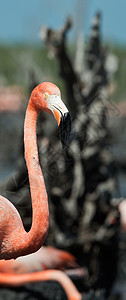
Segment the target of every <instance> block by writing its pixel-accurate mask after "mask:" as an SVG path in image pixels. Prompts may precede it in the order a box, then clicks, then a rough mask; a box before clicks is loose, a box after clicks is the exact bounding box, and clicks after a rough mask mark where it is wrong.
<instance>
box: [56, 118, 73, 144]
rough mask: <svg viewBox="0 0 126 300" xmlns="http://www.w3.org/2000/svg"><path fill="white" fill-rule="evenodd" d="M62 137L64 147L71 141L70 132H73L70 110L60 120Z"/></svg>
mask: <svg viewBox="0 0 126 300" xmlns="http://www.w3.org/2000/svg"><path fill="white" fill-rule="evenodd" d="M59 128H60V137H61V143H62V147H63V149H64V148H65V147H66V145H67V144H68V142H69V141H70V132H71V118H70V114H69V112H67V113H65V114H64V115H62V116H61V121H60V125H59Z"/></svg>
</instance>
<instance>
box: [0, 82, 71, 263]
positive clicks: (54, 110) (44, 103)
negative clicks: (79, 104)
mask: <svg viewBox="0 0 126 300" xmlns="http://www.w3.org/2000/svg"><path fill="white" fill-rule="evenodd" d="M41 110H43V111H46V112H48V113H50V114H53V115H54V117H55V119H56V121H57V123H58V126H59V127H60V130H61V142H62V146H63V148H64V147H65V146H66V144H67V142H68V140H69V135H70V130H71V122H70V115H69V112H68V109H67V108H66V106H65V104H64V103H63V102H62V100H61V92H60V89H59V88H58V87H57V86H56V85H55V84H53V83H51V82H43V83H41V84H39V85H38V86H37V87H36V88H35V89H34V90H33V91H32V93H31V97H30V99H29V104H28V107H27V110H26V115H25V124H24V146H25V160H26V164H27V168H28V174H29V183H30V192H31V200H32V211H33V216H32V226H31V229H30V231H29V232H26V231H25V229H24V226H23V223H22V220H21V217H20V215H19V213H18V211H17V210H16V208H15V207H14V205H13V204H12V203H11V202H10V201H8V200H7V199H6V198H4V197H3V196H0V259H12V258H14V259H15V258H17V257H19V256H24V255H28V254H30V253H33V252H35V251H37V250H38V249H39V248H40V247H41V246H42V245H43V243H44V241H45V239H46V237H47V233H48V227H49V209H48V197H47V192H46V187H45V183H44V178H43V174H42V171H41V167H40V164H39V157H38V149H37V138H36V123H37V117H38V115H39V113H40V111H41Z"/></svg>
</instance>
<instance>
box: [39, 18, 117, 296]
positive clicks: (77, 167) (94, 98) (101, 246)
mask: <svg viewBox="0 0 126 300" xmlns="http://www.w3.org/2000/svg"><path fill="white" fill-rule="evenodd" d="M100 19H101V16H100V13H98V14H97V15H96V16H95V18H94V20H93V25H92V27H91V34H90V39H89V43H88V47H87V50H86V58H85V59H86V61H85V68H84V72H83V74H82V73H81V74H80V76H79V74H76V72H75V70H74V68H73V65H74V64H73V63H72V62H71V59H70V57H69V54H68V51H67V47H66V28H67V29H68V27H67V24H68V22H69V20H68V21H67V22H66V24H65V26H64V28H61V30H58V31H55V30H52V29H50V28H46V30H45V29H44V34H43V37H44V42H45V44H46V45H47V49H48V51H49V53H51V56H55V57H56V58H57V60H58V62H59V74H60V75H61V76H62V78H63V80H64V83H65V86H66V90H67V99H68V105H69V107H70V108H71V109H70V110H71V111H72V116H73V127H74V133H73V134H72V136H71V142H70V145H69V147H68V148H67V149H66V151H65V152H64V155H63V154H62V153H60V150H59V148H58V145H57V147H55V149H52V148H51V145H50V149H51V150H50V149H49V150H48V153H49V155H51V160H50V161H51V165H55V170H54V175H55V180H53V182H50V186H49V193H50V210H51V218H50V220H51V221H50V222H51V224H50V233H49V236H48V243H52V244H55V245H56V246H57V247H61V248H64V249H68V250H70V251H72V252H73V253H74V254H75V255H76V257H77V258H78V260H79V261H81V263H82V264H83V265H84V266H87V269H88V271H89V276H90V284H91V285H93V284H99V285H100V287H101V286H104V287H106V289H107V290H109V288H110V286H111V284H112V282H113V280H114V276H115V273H116V254H117V228H118V226H119V213H118V209H117V207H113V206H112V202H111V199H112V192H113V189H114V188H115V187H114V179H113V161H112V158H111V155H110V153H109V151H108V150H107V136H108V130H107V124H106V123H107V114H106V109H107V104H108V100H107V97H108V91H109V80H108V78H109V76H108V75H109V74H107V70H106V69H105V67H104V64H105V59H106V55H107V53H106V51H105V49H104V48H103V47H102V45H101V37H100ZM64 30H65V37H64ZM66 58H67V59H66ZM53 150H54V151H53ZM50 153H51V154H50ZM57 155H59V156H58V159H57ZM47 161H48V159H47ZM48 169H49V170H50V164H49V167H48ZM113 249H114V255H113ZM108 253H109V257H108ZM109 259H110V261H111V267H110V265H109ZM97 262H98V263H99V271H97ZM104 262H106V263H105V265H104ZM107 262H108V263H107ZM101 270H102V274H103V277H102V276H101V275H100V272H101ZM106 274H107V276H106ZM108 277H109V278H108ZM108 282H109V283H108Z"/></svg>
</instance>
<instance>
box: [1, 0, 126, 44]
mask: <svg viewBox="0 0 126 300" xmlns="http://www.w3.org/2000/svg"><path fill="white" fill-rule="evenodd" d="M120 3H121V5H120ZM0 4H1V7H0V8H1V9H0V43H1V42H6V43H8V42H12V43H13V42H34V43H36V42H38V41H39V36H38V31H39V28H40V26H41V25H47V26H51V27H53V28H59V26H62V24H64V21H65V19H66V17H67V16H68V15H70V16H71V17H72V18H73V20H74V22H75V23H74V27H73V29H72V31H71V38H74V37H75V32H76V31H77V28H78V26H79V25H78V22H77V20H79V22H80V24H81V26H82V28H83V31H84V33H85V36H87V33H88V30H89V28H90V21H91V18H92V17H93V15H94V14H95V13H96V11H97V10H100V11H101V12H102V13H103V20H102V33H103V36H104V38H107V39H108V40H110V41H111V42H114V41H116V42H118V43H121V44H125V45H126V1H125V0H120V1H119V0H108V1H106V0H62V1H61V0H21V1H19V0H0ZM79 5H80V7H82V9H80V13H79V14H78V11H79ZM83 12H84V13H83ZM78 15H79V17H78Z"/></svg>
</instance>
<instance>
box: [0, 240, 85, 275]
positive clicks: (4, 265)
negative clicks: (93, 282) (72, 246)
mask: <svg viewBox="0 0 126 300" xmlns="http://www.w3.org/2000/svg"><path fill="white" fill-rule="evenodd" d="M77 267H79V265H78V264H77V263H76V258H75V257H74V256H73V255H72V254H71V253H69V252H67V251H64V250H59V249H56V248H54V247H51V246H46V247H44V246H42V247H41V248H40V249H39V250H38V251H36V252H35V253H31V254H29V255H25V256H21V257H18V258H17V259H10V260H4V259H2V260H0V273H6V274H22V273H23V274H24V273H31V272H38V271H42V270H46V269H59V270H66V268H77ZM68 270H70V269H68ZM76 270H77V271H78V269H75V273H76ZM73 271H74V269H73Z"/></svg>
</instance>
